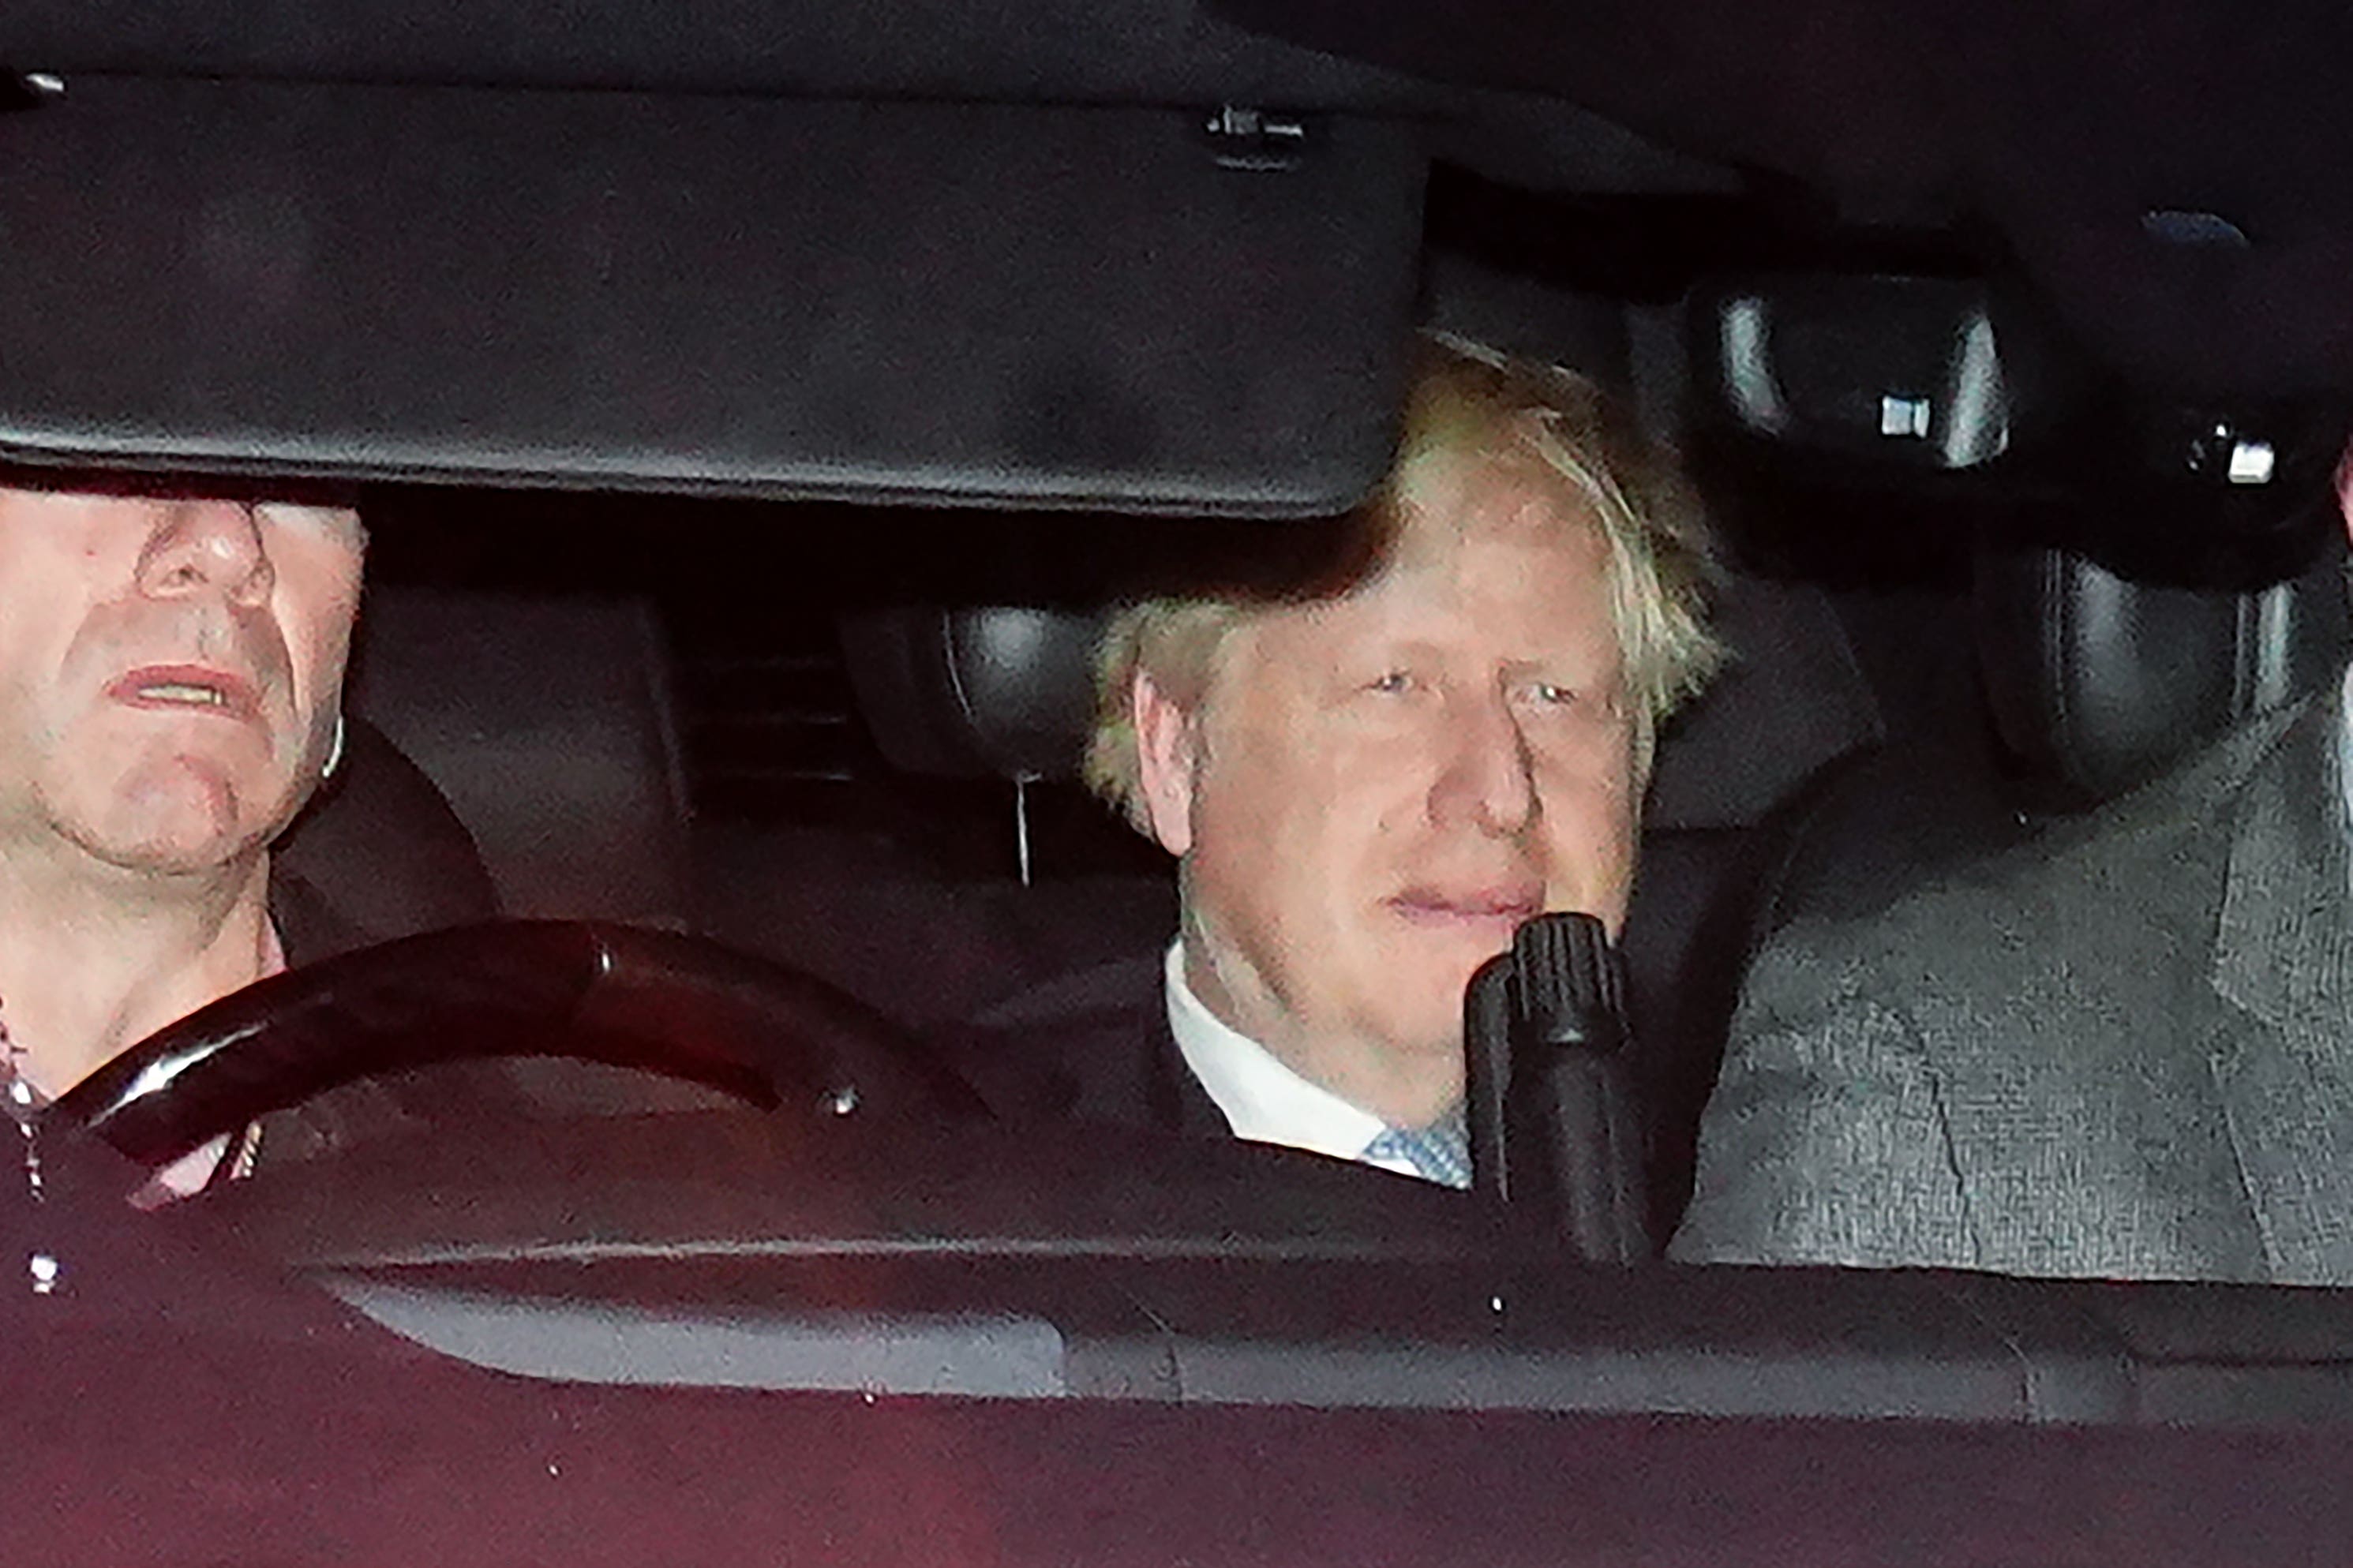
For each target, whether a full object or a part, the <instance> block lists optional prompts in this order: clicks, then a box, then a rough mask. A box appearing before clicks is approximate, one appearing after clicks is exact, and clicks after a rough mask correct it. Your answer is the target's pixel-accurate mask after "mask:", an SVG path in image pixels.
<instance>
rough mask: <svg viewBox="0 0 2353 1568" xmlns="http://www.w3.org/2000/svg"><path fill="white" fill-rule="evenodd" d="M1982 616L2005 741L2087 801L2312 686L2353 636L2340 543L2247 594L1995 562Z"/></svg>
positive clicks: (2026, 552) (1983, 649) (2013, 555)
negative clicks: (2307, 564)
mask: <svg viewBox="0 0 2353 1568" xmlns="http://www.w3.org/2000/svg"><path fill="white" fill-rule="evenodd" d="M1974 609H1975V615H1976V619H1977V637H1978V657H1979V660H1980V663H1981V667H1982V668H1983V671H1984V675H1985V681H1986V695H1987V700H1988V701H1989V703H1990V705H1991V707H1992V710H1993V715H1994V722H1995V727H1996V729H1997V730H1998V731H1999V732H2000V736H2001V738H2002V740H2003V742H2005V744H2006V745H2007V746H2008V747H2009V748H2010V751H2011V752H2013V753H2014V754H2015V756H2016V758H2017V759H2018V760H2019V761H2020V762H2021V763H2023V764H2024V765H2025V767H2026V768H2027V769H2028V770H2029V771H2030V772H2031V773H2033V774H2034V775H2036V776H2037V777H2038V778H2040V779H2042V780H2044V781H2047V782H2049V783H2050V784H2055V785H2057V786H2058V787H2059V788H2060V789H2061V790H2062V791H2063V792H2065V793H2066V794H2068V795H2074V796H2078V797H2088V799H2091V800H2098V799H2102V798H2105V797H2106V796H2109V795H2116V794H2120V793H2122V792H2123V791H2125V790H2126V789H2129V788H2131V787H2132V786H2133V785H2135V784H2140V783H2142V782H2144V781H2145V780H2147V779H2149V778H2151V777H2154V776H2155V775H2156V774H2158V773H2162V772H2164V771H2165V769H2166V768H2167V767H2168V765H2169V764H2170V763H2173V762H2174V761H2175V760H2176V759H2178V758H2179V757H2180V756H2182V755H2183V754H2184V753H2186V752H2189V751H2190V750H2192V749H2194V748H2195V747H2196V745H2197V744H2198V743H2199V742H2201V741H2204V740H2206V739H2208V738H2210V737H2211V736H2214V735H2216V734H2218V733H2220V732H2221V731H2223V730H2226V729H2228V728H2230V727H2231V726H2232V725H2234V724H2236V723H2239V722H2240V721H2243V720H2245V719H2248V718H2251V717H2252V716H2253V715H2254V714H2256V713H2259V712H2261V711H2263V710H2265V709H2267V708H2272V707H2275V706H2277V705H2278V704H2280V703H2282V702H2286V701H2290V700H2294V699H2295V698H2297V697H2300V696H2302V695H2304V694H2305V693H2306V692H2308V691H2311V690H2313V689H2315V688H2316V687H2317V686H2319V685H2320V684H2321V683H2322V682H2323V681H2324V680H2326V679H2327V678H2328V676H2329V674H2330V672H2331V671H2333V670H2335V669H2336V668H2337V667H2338V666H2339V664H2340V663H2341V662H2342V660H2343V659H2344V658H2345V653H2346V649H2347V647H2348V637H2353V616H2348V608H2347V602H2346V583H2345V559H2344V552H2343V547H2342V545H2341V544H2339V545H2337V546H2334V547H2332V548H2331V549H2329V550H2327V552H2324V553H2323V555H2322V556H2321V558H2320V559H2319V560H2318V561H2316V562H2315V563H2313V565H2312V566H2311V567H2309V568H2308V569H2307V570H2306V572H2305V573H2304V574H2302V575H2300V576H2297V577H2293V578H2290V579H2288V580H2287V581H2284V582H2282V583H2278V584H2273V585H2271V586H2269V587H2265V588H2258V589H2253V590H2248V591H2244V592H2232V591H2227V590H2204V589H2197V588H2184V587H2173V586H2167V585H2160V584H2149V583H2142V582H2134V581H2130V580H2127V579H2126V578H2125V577H2123V576H2121V575H2119V574H2116V572H2114V571H2112V570H2110V569H2109V568H2107V567H2105V566H2103V565H2100V564H2098V563H2095V562H2093V561H2091V560H2088V559H2086V558H2084V556H2081V555H2077V554H2073V553H2070V552H2063V551H2059V550H2054V549H2048V548H2023V549H2008V550H2001V551H1994V552H1987V553H1986V554H1984V555H1982V556H1981V557H1980V558H1979V561H1978V575H1977V586H1976V604H1975V606H1974Z"/></svg>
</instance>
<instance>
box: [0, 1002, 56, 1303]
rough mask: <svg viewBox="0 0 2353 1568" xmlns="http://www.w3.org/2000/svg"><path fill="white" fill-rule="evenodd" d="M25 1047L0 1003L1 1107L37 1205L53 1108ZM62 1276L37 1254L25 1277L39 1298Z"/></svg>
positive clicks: (50, 1258)
mask: <svg viewBox="0 0 2353 1568" xmlns="http://www.w3.org/2000/svg"><path fill="white" fill-rule="evenodd" d="M27 1067H28V1064H27V1062H26V1056H25V1047H24V1046H23V1045H21V1044H20V1043H19V1042H18V1041H17V1039H16V1036H14V1035H12V1034H10V1033H9V1032H8V1016H7V1011H6V1005H5V1002H0V1074H5V1079H0V1107H5V1109H6V1110H7V1112H8V1117H9V1120H11V1121H14V1122H16V1131H17V1132H18V1134H19V1135H20V1136H21V1137H22V1138H23V1139H24V1148H25V1191H26V1194H27V1195H29V1196H30V1197H31V1198H32V1200H33V1202H35V1203H36V1204H39V1203H45V1202H47V1199H48V1195H49V1194H48V1187H47V1173H46V1172H45V1171H43V1169H42V1168H41V1113H42V1112H43V1111H45V1110H47V1109H48V1107H49V1097H48V1096H47V1095H45V1094H43V1093H42V1092H41V1091H40V1089H39V1088H38V1087H37V1085H36V1084H35V1083H34V1082H33V1078H32V1074H31V1073H30V1072H29V1071H28V1070H27ZM59 1272H60V1269H59V1266H58V1260H57V1258H56V1256H55V1255H54V1254H52V1253H47V1252H42V1251H38V1250H36V1251H34V1252H32V1253H30V1254H29V1255H27V1257H26V1260H25V1273H26V1279H27V1280H28V1281H29V1283H30V1284H31V1285H32V1288H33V1294H34V1295H36V1296H50V1295H55V1294H56V1293H57V1289H58V1274H59Z"/></svg>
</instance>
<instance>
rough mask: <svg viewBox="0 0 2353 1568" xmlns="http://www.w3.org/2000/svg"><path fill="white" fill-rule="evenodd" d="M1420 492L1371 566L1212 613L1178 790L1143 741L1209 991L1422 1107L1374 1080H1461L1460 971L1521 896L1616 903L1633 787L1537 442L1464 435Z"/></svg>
mask: <svg viewBox="0 0 2353 1568" xmlns="http://www.w3.org/2000/svg"><path fill="white" fill-rule="evenodd" d="M1425 503H1426V504H1425V505H1424V506H1423V507H1422V508H1421V509H1420V510H1419V512H1418V514H1417V517H1416V521H1414V522H1413V523H1412V524H1411V525H1410V526H1409V528H1408V529H1407V530H1406V531H1405V534H1404V537H1403V539H1402V540H1401V541H1400V542H1399V547H1398V552H1397V555H1396V559H1395V560H1394V561H1393V562H1392V563H1391V564H1390V565H1389V566H1388V568H1387V569H1386V570H1384V571H1383V572H1382V573H1381V574H1380V575H1378V576H1377V577H1376V578H1375V579H1374V580H1373V581H1371V582H1370V583H1369V584H1366V585H1365V586H1364V587H1362V588H1360V589H1358V590H1357V591H1356V592H1355V593H1353V594H1351V595H1348V596H1347V597H1345V598H1343V599H1340V600H1337V601H1334V602H1329V603H1325V604H1321V605H1309V606H1303V607H1299V608H1292V609H1283V610H1279V611H1275V612H1271V613H1268V614H1265V615H1262V616H1258V617H1256V618H1254V619H1253V620H1251V621H1250V622H1249V623H1247V624H1246V625H1245V626H1242V627H1240V628H1239V629H1237V630H1236V631H1235V632H1234V633H1233V634H1232V635H1231V637H1230V640H1229V643H1228V644H1227V646H1226V647H1225V648H1224V650H1223V652H1222V655H1221V660H1220V663H1219V667H1218V670H1217V673H1216V675H1215V677H1214V679H1213V680H1212V683H1211V686H1210V689H1209V694H1208V700H1207V702H1206V703H1205V705H1204V710H1203V712H1202V713H1201V714H1200V715H1198V723H1196V724H1194V725H1192V726H1190V728H1191V730H1192V738H1191V739H1190V741H1188V742H1187V743H1186V745H1185V746H1184V747H1183V748H1182V749H1181V754H1180V755H1178V757H1177V761H1178V762H1179V763H1180V766H1181V771H1182V772H1183V773H1184V775H1185V776H1184V777H1183V778H1182V779H1181V781H1176V782H1179V783H1181V785H1182V788H1181V789H1170V788H1167V787H1166V786H1167V785H1168V784H1170V783H1171V782H1172V781H1170V780H1168V779H1167V778H1166V776H1165V770H1161V769H1158V768H1156V767H1155V764H1154V763H1153V762H1152V760H1151V759H1150V758H1149V757H1148V756H1147V759H1146V771H1147V775H1148V777H1147V796H1148V797H1149V798H1153V799H1154V802H1155V820H1156V825H1157V826H1159V827H1160V828H1161V834H1160V837H1162V840H1163V842H1164V843H1165V844H1166V845H1167V847H1170V848H1171V849H1174V850H1176V851H1177V852H1178V853H1180V854H1182V855H1183V856H1184V858H1185V877H1186V897H1187V943H1188V947H1187V960H1188V977H1189V978H1190V979H1191V980H1192V981H1193V984H1195V986H1196V988H1197V990H1198V991H1200V992H1201V994H1202V999H1203V1001H1204V1002H1206V1003H1207V1004H1208V1005H1209V1006H1210V1008H1211V1010H1212V1011H1214V1012H1216V1013H1218V1014H1219V1015H1220V1016H1223V1017H1224V1018H1225V1019H1226V1021H1227V1022H1229V1024H1232V1025H1233V1026H1235V1027H1237V1028H1239V1029H1240V1030H1241V1031H1242V1032H1243V1033H1245V1034H1247V1035H1249V1036H1250V1037H1253V1038H1255V1039H1257V1040H1258V1041H1259V1042H1260V1043H1261V1044H1262V1045H1264V1046H1266V1047H1268V1048H1269V1049H1270V1050H1272V1051H1274V1052H1275V1054H1276V1055H1278V1056H1280V1057H1282V1058H1285V1059H1286V1060H1288V1061H1290V1062H1291V1063H1292V1065H1293V1067H1295V1068H1299V1069H1300V1070H1302V1071H1303V1072H1305V1073H1306V1074H1307V1075H1308V1076H1309V1077H1311V1078H1314V1079H1318V1080H1319V1081H1322V1082H1324V1084H1326V1085H1327V1086H1328V1087H1331V1088H1333V1089H1336V1090H1338V1091H1339V1092H1341V1093H1343V1094H1344V1095H1346V1096H1348V1097H1349V1098H1352V1099H1355V1100H1357V1101H1358V1103H1360V1104H1366V1105H1367V1107H1368V1108H1369V1109H1375V1110H1385V1111H1386V1110H1392V1109H1394V1110H1398V1111H1400V1112H1403V1113H1411V1112H1412V1111H1414V1110H1434V1109H1436V1107H1434V1106H1429V1105H1423V1106H1419V1107H1414V1106H1409V1105H1401V1104H1399V1103H1398V1102H1397V1101H1396V1100H1394V1099H1393V1098H1392V1097H1391V1095H1390V1086H1394V1085H1401V1084H1405V1083H1408V1082H1413V1083H1419V1084H1422V1085H1428V1084H1430V1083H1431V1082H1433V1081H1435V1082H1438V1083H1440V1084H1441V1085H1442V1086H1445V1087H1448V1088H1450V1089H1451V1086H1452V1085H1454V1084H1456V1083H1459V1077H1458V1076H1457V1075H1458V1074H1459V1069H1460V1062H1461V1039H1462V994H1463V989H1464V986H1465V985H1466V984H1467V983H1468V982H1469V980H1470V978H1471V974H1472V971H1473V970H1475V969H1476V968H1477V967H1478V966H1479V965H1480V964H1481V963H1483V962H1484V961H1485V960H1486V959H1488V958H1490V957H1492V956H1493V955H1494V954H1495V953H1497V952H1502V951H1504V949H1505V948H1506V947H1508V946H1509V945H1510V942H1511V936H1512V932H1513V931H1514V928H1515V927H1516V926H1517V925H1518V923H1519V922H1520V921H1523V920H1525V919H1526V918H1527V917H1529V916H1530V915H1533V914H1535V913H1537V912H1539V911H1541V910H1584V911H1586V912H1588V913H1591V914H1594V915H1598V916H1599V917H1601V919H1602V920H1603V921H1605V922H1606V923H1607V924H1608V925H1609V927H1610V928H1611V929H1612V930H1613V931H1614V930H1615V929H1616V928H1617V926H1618V924H1619V922H1620V920H1621V918H1622V917H1623V915H1624V913H1625V909H1626V899H1627V892H1628V887H1629V883H1630V879H1631V876H1632V871H1633V863H1634V826H1635V811H1636V802H1637V789H1636V785H1635V781H1634V763H1633V733H1634V731H1633V726H1632V725H1631V723H1630V721H1629V719H1628V716H1627V710H1626V698H1625V688H1624V679H1623V667H1622V661H1621V658H1620V650H1619V646H1618V637H1617V633H1616V629H1615V626H1614V622H1613V620H1612V617H1611V615H1610V608H1609V588H1608V578H1607V553H1606V546H1605V544H1604V542H1603V541H1602V538H1601V536H1600V533H1599V525H1598V524H1597V523H1596V522H1595V521H1593V520H1592V518H1591V516H1590V514H1589V513H1588V511H1587V510H1585V507H1584V504H1583V502H1582V500H1580V499H1579V498H1577V496H1575V495H1574V494H1573V493H1571V492H1569V491H1568V490H1567V487H1566V485H1565V483H1564V482H1562V481H1560V480H1559V479H1557V478H1556V476H1554V475H1552V474H1551V473H1550V471H1549V470H1546V469H1542V468H1540V467H1539V466H1538V465H1536V464H1535V462H1534V460H1533V459H1527V460H1522V461H1513V460H1510V459H1508V458H1503V459H1499V458H1493V457H1483V458H1480V459H1478V460H1475V461H1472V460H1466V461H1463V462H1462V463H1461V464H1460V465H1459V467H1457V468H1456V469H1455V470H1454V471H1452V472H1450V473H1447V474H1446V475H1445V476H1444V477H1443V479H1441V480H1440V482H1439V483H1437V484H1436V485H1435V486H1434V487H1433V488H1432V489H1430V492H1429V493H1428V495H1427V496H1426V498H1425ZM1164 732H1165V731H1164ZM1155 773H1159V774H1160V775H1161V778H1160V783H1161V785H1162V786H1163V787H1161V788H1159V789H1157V790H1155V788H1154V786H1153V784H1152V783H1151V782H1150V775H1153V774H1155ZM1163 805H1167V806H1169V807H1170V808H1171V809H1170V810H1167V811H1163V810H1162V809H1161V808H1162V806H1163ZM1384 1101H1387V1102H1388V1103H1387V1104H1384V1103H1383V1102H1384Z"/></svg>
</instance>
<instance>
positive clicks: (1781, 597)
mask: <svg viewBox="0 0 2353 1568" xmlns="http://www.w3.org/2000/svg"><path fill="white" fill-rule="evenodd" d="M1102 624H1103V616H1102V615H1101V614H1100V613H1090V612H1081V611H1071V610H1054V609H1040V608H1035V607H1011V606H1004V605H989V606H980V607H967V608H962V609H943V608H940V607H937V606H929V605H924V606H916V605H902V606H896V607H892V608H887V609H880V610H868V611H862V612H860V613H858V614H856V615H854V616H845V617H843V620H842V624H841V639H842V651H843V654H844V657H845V658H846V659H847V661H848V663H849V677H850V684H851V686H852V688H853V689H855V690H856V692H857V694H858V701H859V706H860V710H861V711H862V712H863V713H864V714H865V717H866V721H867V723H868V725H869V726H870V727H871V730H872V731H873V734H874V738H875V741H876V743H877V744H878V745H880V746H881V751H882V754H883V755H884V756H885V757H886V758H887V759H889V761H890V762H891V763H892V765H893V766H896V767H900V768H903V769H905V770H907V771H909V772H911V773H934V774H947V775H952V776H958V777H983V778H986V777H1000V778H1021V777H1026V778H1033V779H1039V778H1070V777H1072V776H1074V775H1075V774H1076V773H1077V771H1078V765H1079V762H1080V759H1081V757H1082V754H1083V752H1084V748H1085V742H1086V734H1087V729H1088V725H1089V723H1090V721H1091V719H1092V713H1093V707H1094V699H1093V679H1092V666H1093V652H1094V642H1095V638H1096V637H1097V635H1098V633H1099V631H1100V629H1101V626H1102ZM1717 625H1718V627H1719V629H1720V630H1721V631H1722V632H1723V633H1724V635H1725V640H1726V641H1727V642H1728V643H1729V644H1730V645H1731V647H1732V649H1733V662H1732V664H1731V666H1730V667H1729V668H1727V669H1726V671H1725V675H1724V676H1723V678H1722V679H1720V680H1719V681H1718V683H1717V685H1716V687H1715V689H1713V690H1712V691H1710V692H1709V693H1708V695H1706V696H1705V697H1704V698H1702V699H1701V700H1699V701H1698V702H1696V703H1694V705H1693V707H1692V708H1691V710H1689V711H1688V712H1686V713H1684V714H1682V715H1680V716H1678V717H1677V718H1676V719H1675V720H1674V721H1672V723H1670V725H1669V726H1668V728H1667V731H1666V732H1665V734H1663V735H1662V737H1661V740H1660V744H1659V762H1658V769H1657V773H1656V774H1655V776H1654V777H1653V779H1652V781H1651V799H1650V804H1649V806H1648V811H1647V816H1646V818H1645V820H1646V822H1647V823H1648V825H1649V826H1651V827H1653V828H1681V827H1734V826H1745V825H1746V824H1748V823H1752V822H1755V821H1757V820H1758V819H1759V818H1761V817H1762V816H1765V815H1766V813H1767V812H1769V811H1770V810H1771V809H1772V808H1773V807H1774V806H1775V805H1778V804H1779V803H1780V802H1781V801H1783V800H1785V799H1787V798H1788V796H1789V795H1792V794H1794V793H1795V792H1796V790H1797V788H1798V787H1799V785H1800V784H1803V783H1804V782H1805V780H1806V779H1808V778H1809V777H1810V776H1812V774H1813V773H1815V772H1816V771H1817V770H1818V769H1820V767H1822V766H1823V765H1824V764H1825V763H1830V762H1831V761H1833V760H1834V759H1836V758H1838V757H1840V756H1842V755H1844V754H1845V753H1847V752H1851V751H1853V750H1856V749H1857V748H1859V747H1862V746H1865V745H1870V744H1873V743H1875V742H1877V741H1878V740H1879V739H1880V737H1881V734H1882V731H1881V725H1880V719H1879V710H1878V707H1877V705H1876V703H1875V702H1874V701H1873V698H1872V696H1871V691H1870V688H1869V686H1868V685H1867V684H1866V682H1865V681H1864V679H1863V677H1862V672H1861V671H1860V670H1859V669H1857V668H1856V667H1855V663H1854V659H1853V657H1852V653H1851V652H1850V651H1849V649H1848V647H1847V644H1846V638H1845V636H1844V634H1843V633H1842V632H1841V630H1840V627H1839V624H1838V621H1837V618H1836V616H1834V615H1833V614H1832V613H1831V607H1830V605H1829V602H1828V601H1827V600H1826V599H1825V598H1824V597H1823V596H1822V595H1821V594H1820V593H1819V592H1818V591H1816V590H1814V589H1812V588H1810V587H1805V586H1801V585H1792V584H1779V583H1770V582H1766V581H1763V580H1761V579H1754V578H1747V579H1741V580H1739V581H1737V582H1736V583H1735V584H1733V586H1732V587H1731V588H1730V589H1729V590H1728V591H1727V592H1726V593H1725V595H1724V598H1723V601H1722V603H1721V605H1720V606H1719V609H1718V614H1717Z"/></svg>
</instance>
